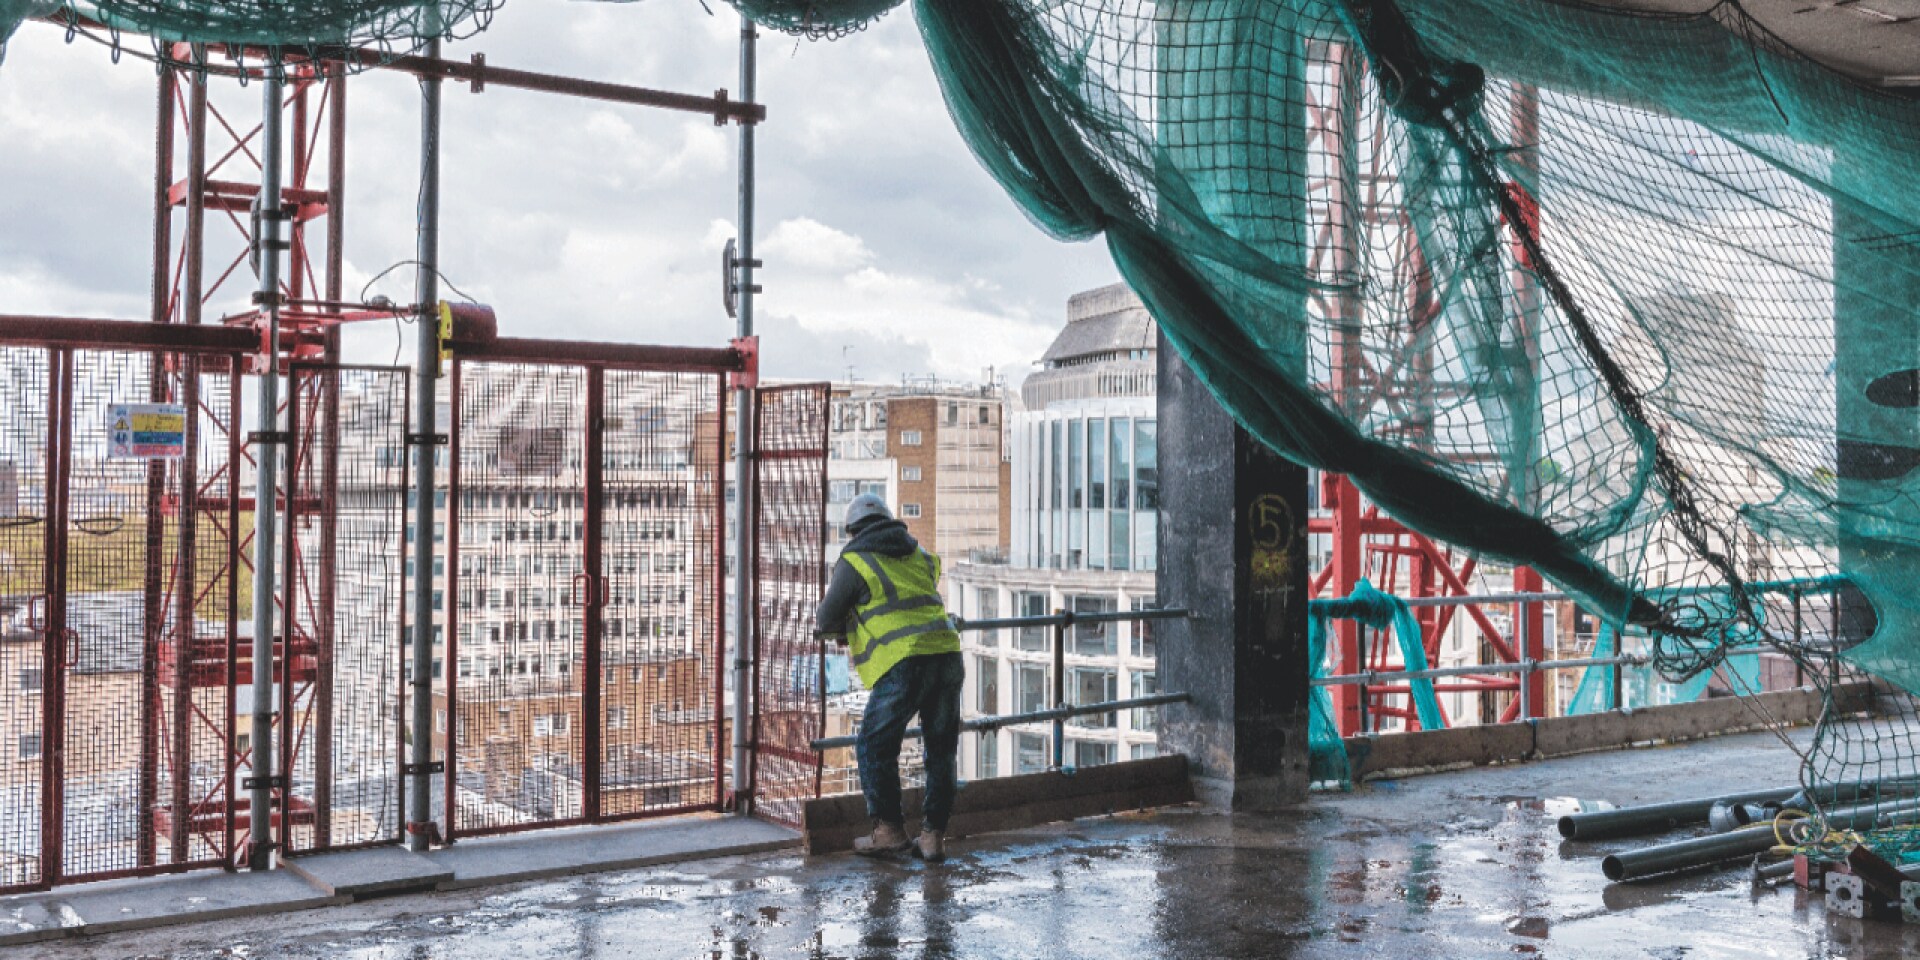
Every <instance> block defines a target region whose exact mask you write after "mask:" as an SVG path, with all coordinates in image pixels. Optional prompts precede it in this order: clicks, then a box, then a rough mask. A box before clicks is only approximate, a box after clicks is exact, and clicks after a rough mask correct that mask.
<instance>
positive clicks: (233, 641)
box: [142, 356, 251, 864]
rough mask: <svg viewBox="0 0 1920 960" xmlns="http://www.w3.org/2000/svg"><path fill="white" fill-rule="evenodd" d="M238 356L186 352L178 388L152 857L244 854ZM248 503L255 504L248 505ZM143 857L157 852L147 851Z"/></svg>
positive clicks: (168, 501)
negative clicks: (180, 445)
mask: <svg viewBox="0 0 1920 960" xmlns="http://www.w3.org/2000/svg"><path fill="white" fill-rule="evenodd" d="M236 359H237V358H233V357H204V358H202V357H194V356H183V357H179V358H176V359H175V360H174V361H173V363H172V365H173V366H174V367H175V368H176V370H177V372H176V375H175V376H173V377H170V378H168V381H167V382H168V384H169V386H170V389H171V391H172V392H171V394H170V397H171V399H172V400H173V401H174V402H177V403H179V404H181V405H182V406H183V407H185V408H186V413H187V420H186V428H187V430H186V437H185V441H186V443H185V450H184V455H183V456H182V457H181V458H180V459H179V460H177V461H175V462H173V463H172V464H171V465H170V468H169V469H170V474H171V479H170V480H169V481H168V485H167V487H166V489H165V490H164V492H163V493H162V494H161V502H162V503H163V504H164V508H163V512H164V514H165V516H166V523H165V524H164V525H163V529H164V530H165V531H166V534H165V555H164V557H163V558H162V561H161V563H160V564H159V566H158V572H159V574H160V576H161V577H162V589H161V607H160V609H161V611H162V613H161V616H160V620H159V633H160V637H161V639H160V643H159V649H158V651H157V657H156V663H155V667H156V670H155V679H156V683H155V684H154V690H153V693H152V700H153V702H154V703H155V704H156V709H153V710H151V711H150V713H151V715H152V720H151V721H150V722H151V724H152V729H151V731H150V732H149V734H148V736H149V737H151V738H153V739H154V740H157V742H158V750H157V753H158V758H157V760H158V762H157V765H156V769H155V772H154V773H155V776H154V780H155V785H156V788H157V790H156V792H157V795H158V801H157V803H156V805H155V807H154V811H153V816H152V821H153V841H152V842H153V843H154V845H155V847H156V853H155V855H154V857H153V859H154V860H155V861H156V862H159V863H169V864H187V863H218V862H226V863H231V862H233V859H234V857H233V854H234V851H235V850H236V849H237V846H238V837H237V836H236V830H235V822H234V818H233V814H234V810H235V805H234V800H235V794H236V792H237V790H238V779H237V775H236V770H237V766H238V764H239V763H240V756H239V753H238V751H239V750H240V749H241V748H242V747H243V746H244V745H243V744H242V743H240V742H239V740H238V739H237V737H236V730H237V729H238V726H239V725H238V720H237V717H236V711H237V708H238V701H237V689H236V684H237V677H238V668H239V664H238V657H237V656H236V654H237V651H238V649H239V645H240V643H241V640H240V636H239V630H238V624H239V621H240V618H241V616H242V615H243V611H244V610H245V609H246V607H244V606H243V604H246V603H248V602H249V594H248V591H247V578H248V568H247V567H246V566H245V564H244V562H243V554H242V552H241V550H242V544H241V538H242V537H243V536H244V533H243V532H242V531H244V530H245V529H247V527H248V526H250V525H251V509H250V507H246V505H245V504H243V503H242V501H241V499H240V498H239V495H238V493H237V492H236V489H235V483H234V478H235V477H236V476H237V475H238V474H239V472H240V470H241V464H242V462H243V457H242V452H241V445H240V438H239V437H238V436H237V435H236V433H235V431H234V423H233V420H232V417H233V413H234V411H235V410H236V409H237V408H238V407H239V400H240V381H239V378H237V377H235V376H234V375H233V373H232V371H233V369H234V362H235V360H236ZM243 508H244V509H243ZM142 857H143V861H144V860H145V858H146V854H145V853H144V851H143V854H142Z"/></svg>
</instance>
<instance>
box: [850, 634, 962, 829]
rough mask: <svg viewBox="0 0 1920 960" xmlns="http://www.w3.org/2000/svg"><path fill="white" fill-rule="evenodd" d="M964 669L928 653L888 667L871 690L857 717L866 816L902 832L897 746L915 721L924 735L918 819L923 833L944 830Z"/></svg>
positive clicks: (955, 657) (953, 784) (952, 659)
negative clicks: (923, 772)
mask: <svg viewBox="0 0 1920 960" xmlns="http://www.w3.org/2000/svg"><path fill="white" fill-rule="evenodd" d="M965 680H966V668H965V667H964V665H963V663H962V660H961V658H960V654H957V653H931V654H922V655H920V656H917V657H908V658H906V659H905V660H902V661H900V662H899V663H896V664H894V665H893V669H891V670H888V671H887V673H886V676H883V677H881V678H880V682H879V683H876V684H874V686H873V690H872V691H871V696H869V698H868V699H867V710H866V713H864V714H862V715H861V717H860V743H859V745H858V747H857V748H856V752H857V753H858V754H859V758H860V789H861V790H862V791H863V792H865V793H866V795H867V815H868V816H870V817H872V818H873V819H875V820H885V821H886V822H888V823H891V824H895V825H898V826H903V827H904V826H905V824H906V819H907V818H906V814H904V813H903V812H901V810H900V741H901V739H902V735H903V734H905V733H906V732H907V723H908V721H910V720H912V719H913V717H914V715H915V714H919V716H920V729H921V731H922V732H923V733H924V734H925V736H924V737H923V739H922V742H923V743H924V744H925V746H926V758H927V795H926V803H925V805H924V808H923V810H922V819H923V820H924V821H925V826H926V829H928V830H942V831H944V830H946V829H947V817H948V816H949V815H950V814H952V813H953V794H954V791H955V789H956V788H957V780H958V771H957V770H956V769H955V762H956V761H955V754H956V753H958V752H959V750H960V686H961V684H962V683H964V682H965Z"/></svg>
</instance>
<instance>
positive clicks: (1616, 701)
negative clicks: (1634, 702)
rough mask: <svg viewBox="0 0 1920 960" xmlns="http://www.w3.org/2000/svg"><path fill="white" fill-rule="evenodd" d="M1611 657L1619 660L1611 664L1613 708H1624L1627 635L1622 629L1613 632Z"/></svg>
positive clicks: (1625, 698)
mask: <svg viewBox="0 0 1920 960" xmlns="http://www.w3.org/2000/svg"><path fill="white" fill-rule="evenodd" d="M1613 658H1614V659H1615V660H1618V661H1620V662H1619V663H1616V664H1614V665H1613V709H1615V710H1624V709H1626V707H1627V697H1626V692H1627V635H1626V633H1625V632H1623V631H1619V630H1616V631H1614V633H1613Z"/></svg>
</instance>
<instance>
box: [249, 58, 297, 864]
mask: <svg viewBox="0 0 1920 960" xmlns="http://www.w3.org/2000/svg"><path fill="white" fill-rule="evenodd" d="M282 71H283V67H282V65H281V63H280V59H279V58H278V57H274V58H271V59H270V60H269V61H268V62H267V66H266V69H265V70H264V71H263V72H264V73H265V77H264V78H263V79H262V82H261V84H260V86H261V91H260V196H259V200H258V201H257V202H258V204H259V207H258V209H259V215H260V225H259V227H258V228H257V229H256V230H255V231H254V251H255V255H256V256H257V257H258V259H259V262H260V286H259V293H258V294H257V296H258V299H259V302H260V311H261V313H262V314H263V315H264V317H265V320H266V327H267V335H266V343H267V344H269V347H268V350H267V354H266V356H265V357H264V358H263V360H264V365H263V369H261V371H260V388H259V394H258V398H257V399H258V406H257V407H256V409H255V414H254V416H255V420H256V422H257V424H258V429H259V431H260V432H259V433H258V434H257V436H258V437H259V439H260V441H261V442H260V443H259V444H258V445H257V446H256V447H255V456H254V481H253V483H254V486H253V490H254V497H253V502H254V509H253V644H252V646H253V676H252V677H251V683H252V686H253V704H252V708H253V725H252V732H251V734H250V736H249V738H248V741H249V743H250V745H251V749H252V757H251V759H250V761H249V768H250V770H251V771H252V775H251V776H249V777H248V778H247V782H246V787H247V868H248V869H250V870H266V869H270V868H271V867H272V866H273V790H274V784H275V777H274V769H273V760H274V756H273V636H274V630H273V611H274V595H275V574H276V571H275V569H274V560H275V559H276V558H277V557H278V556H279V551H278V548H277V547H276V545H275V540H276V539H277V537H276V534H277V532H278V531H277V523H278V520H279V518H278V516H277V514H276V507H277V505H276V503H275V497H276V496H277V493H276V491H278V489H279V486H280V452H281V443H280V437H282V436H284V434H282V433H281V432H280V363H279V355H278V353H279V351H278V349H277V347H278V344H279V343H280V250H281V247H282V246H283V242H282V241H281V239H280V219H281V208H280V164H281V157H280V153H281V139H282V137H281V126H280V109H281V102H280V101H281V98H282V90H283V84H284V82H285V76H284V74H283V72H282ZM287 632H288V633H289V634H291V633H292V631H291V630H289V631H287ZM292 639H293V638H292V637H291V636H290V635H289V636H288V638H287V640H288V644H287V647H288V649H287V654H288V655H287V657H286V660H287V662H288V663H289V664H291V663H292V660H293V657H292V653H293V650H292Z"/></svg>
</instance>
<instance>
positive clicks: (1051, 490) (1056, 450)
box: [1047, 420, 1067, 546]
mask: <svg viewBox="0 0 1920 960" xmlns="http://www.w3.org/2000/svg"><path fill="white" fill-rule="evenodd" d="M1060 429H1061V428H1060V421H1058V420H1055V421H1053V425H1052V429H1051V430H1049V431H1048V432H1049V433H1050V434H1051V439H1052V440H1053V447H1052V450H1053V456H1052V457H1051V458H1050V459H1051V461H1052V463H1053V472H1052V473H1051V474H1049V475H1048V477H1047V492H1048V494H1049V495H1050V499H1051V500H1052V502H1053V509H1055V510H1058V509H1060V491H1061V489H1062V488H1063V487H1065V486H1066V482H1067V478H1066V477H1065V476H1064V475H1062V472H1061V468H1062V461H1063V459H1064V457H1063V456H1062V453H1063V448H1064V447H1065V446H1066V445H1065V444H1064V443H1061V436H1060ZM1056 546H1057V544H1056Z"/></svg>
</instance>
